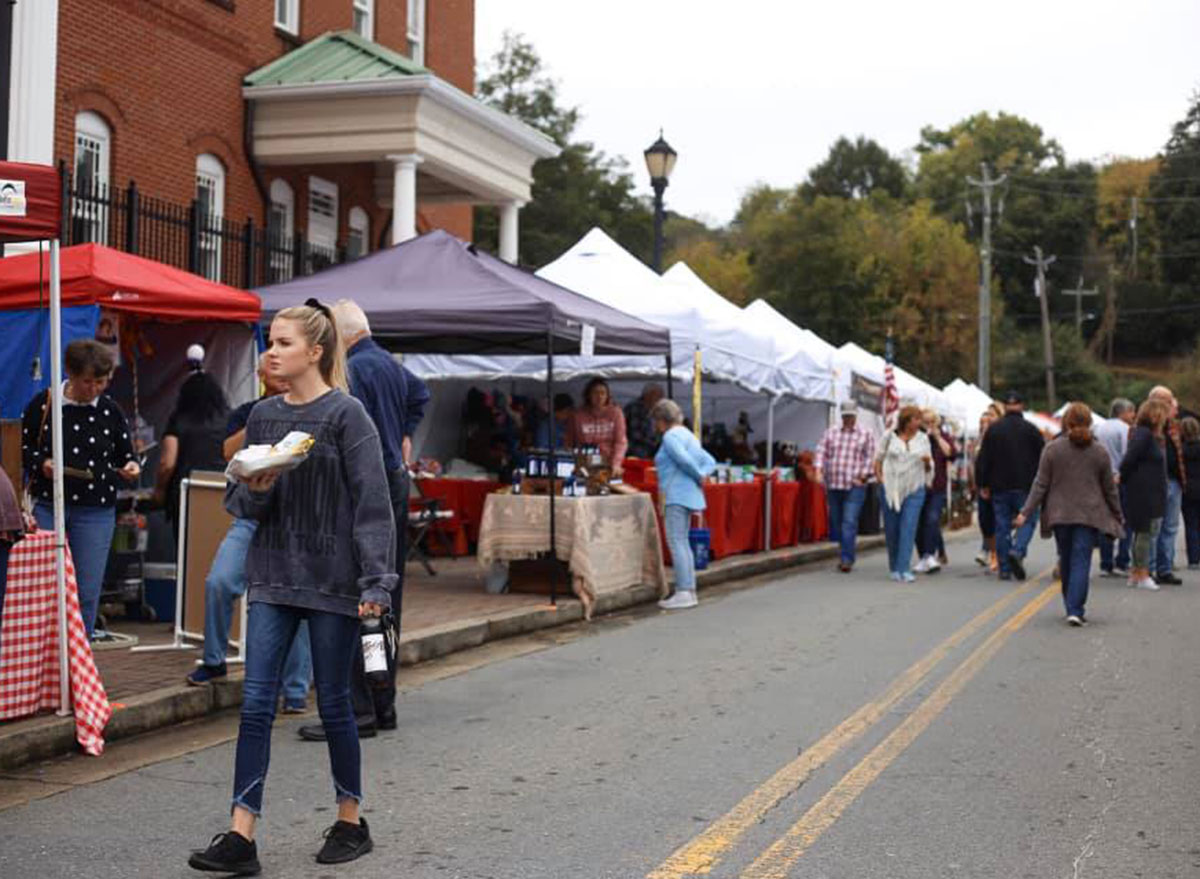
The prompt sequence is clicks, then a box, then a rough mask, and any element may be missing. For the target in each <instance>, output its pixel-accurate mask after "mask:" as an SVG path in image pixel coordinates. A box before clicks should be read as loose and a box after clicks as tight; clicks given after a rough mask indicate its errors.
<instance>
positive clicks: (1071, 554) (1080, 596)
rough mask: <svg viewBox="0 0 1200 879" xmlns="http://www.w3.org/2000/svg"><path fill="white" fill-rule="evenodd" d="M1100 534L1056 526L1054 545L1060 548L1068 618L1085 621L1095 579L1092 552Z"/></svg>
mask: <svg viewBox="0 0 1200 879" xmlns="http://www.w3.org/2000/svg"><path fill="white" fill-rule="evenodd" d="M1098 536H1099V535H1098V533H1097V531H1096V529H1095V528H1089V527H1088V526H1087V525H1055V526H1054V542H1055V544H1057V546H1058V567H1059V573H1060V575H1061V578H1062V595H1063V606H1064V607H1065V608H1066V611H1067V616H1075V617H1079V618H1080V619H1081V620H1082V619H1083V618H1084V605H1086V604H1087V597H1088V579H1089V577H1090V576H1091V567H1092V550H1093V549H1095V548H1096V539H1097V537H1098Z"/></svg>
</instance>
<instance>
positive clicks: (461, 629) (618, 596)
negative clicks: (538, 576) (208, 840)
mask: <svg viewBox="0 0 1200 879" xmlns="http://www.w3.org/2000/svg"><path fill="white" fill-rule="evenodd" d="M947 536H949V535H947ZM883 545H884V539H883V536H882V535H878V536H876V535H872V536H869V537H861V538H859V542H858V549H859V551H865V550H872V549H877V548H879V547H881V546H883ZM837 555H838V548H837V545H836V544H832V543H824V542H822V543H820V544H818V545H816V546H805V547H788V548H786V549H777V550H772V551H770V552H767V553H758V554H755V555H752V556H746V557H744V558H742V557H734V558H733V559H731V560H730V561H729V562H726V563H725V564H723V565H721V567H719V568H710V569H708V570H705V571H698V572H697V575H696V583H697V586H698V587H700V588H708V587H712V586H716V585H717V584H720V583H728V582H730V581H733V580H745V579H750V578H752V577H758V576H761V575H763V574H769V573H773V572H777V571H783V570H787V569H790V568H798V567H801V566H804V565H809V564H813V563H815V562H820V561H826V560H828V559H833V558H836V557H837ZM657 599H658V590H657V589H655V588H654V587H653V586H635V587H633V588H632V589H624V590H621V591H620V592H614V593H609V594H607V595H602V596H600V597H599V598H598V599H597V601H596V608H595V612H594V614H593V616H601V615H604V614H612V613H617V612H619V611H622V610H626V609H628V608H631V607H636V606H638V605H642V604H649V603H650V602H652V601H656V600H657ZM582 619H583V606H582V605H581V604H580V603H579V602H577V601H570V602H564V603H563V604H560V605H559V606H558V607H557V608H556V609H555V608H550V607H535V608H521V609H517V610H511V611H505V612H503V613H500V614H497V615H495V616H491V617H486V618H478V619H468V620H459V621H457V622H454V623H445V624H443V625H441V626H433V627H429V628H425V629H421V630H419V631H418V632H417V633H415V634H414V635H412V636H405V635H402V636H401V638H400V649H399V657H398V659H399V663H400V665H401V666H410V665H416V664H418V663H421V662H427V661H428V660H431V659H437V658H439V657H442V656H448V655H450V654H452V653H457V652H459V651H462V650H470V649H472V648H474V647H479V646H481V645H483V644H487V643H488V642H490V641H498V640H501V639H503V638H512V637H516V636H518V635H526V634H529V633H530V632H536V631H540V630H543V629H550V628H554V627H556V626H563V625H566V624H568V623H574V622H579V621H580V620H582ZM241 704H242V677H241V675H240V674H237V675H232V674H231V675H230V677H228V678H226V679H225V680H223V681H218V682H215V683H213V684H212V685H210V686H207V687H189V686H187V685H185V684H180V685H179V686H172V687H163V688H161V689H158V690H153V691H151V692H149V693H143V694H141V695H139V696H135V697H133V698H130V699H129V700H127V701H126V702H125V707H124V708H123V709H121V710H119V711H114V712H113V715H112V719H111V720H109V722H108V726H107V727H106V728H105V730H104V739H105V742H114V741H116V740H118V739H124V738H129V737H131V736H135V735H140V734H141V733H145V732H151V731H152V730H156V729H161V728H163V727H166V726H172V725H175V724H180V723H185V722H187V721H191V720H197V719H198V718H201V717H204V716H205V715H208V714H213V713H215V712H218V711H223V710H225V709H228V708H236V707H238V706H239V705H241ZM75 750H77V746H76V743H75V719H74V718H73V717H70V716H67V717H58V716H47V717H42V718H39V722H37V723H34V724H30V725H28V726H25V727H23V728H21V729H19V730H13V731H12V732H8V733H6V732H4V731H3V727H0V770H9V769H15V768H16V767H19V766H24V765H26V764H29V763H33V762H35V761H38V760H46V759H49V758H52V757H58V756H61V755H62V754H67V753H70V752H72V751H75Z"/></svg>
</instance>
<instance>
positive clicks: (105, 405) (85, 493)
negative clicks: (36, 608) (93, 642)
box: [21, 339, 141, 636]
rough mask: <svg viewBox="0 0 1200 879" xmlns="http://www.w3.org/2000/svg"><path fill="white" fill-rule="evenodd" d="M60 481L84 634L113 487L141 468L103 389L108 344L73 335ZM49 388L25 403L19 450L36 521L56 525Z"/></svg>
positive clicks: (94, 605)
mask: <svg viewBox="0 0 1200 879" xmlns="http://www.w3.org/2000/svg"><path fill="white" fill-rule="evenodd" d="M64 360H65V364H66V369H67V380H66V382H65V383H64V384H63V412H62V426H63V464H64V470H63V484H64V488H65V492H66V498H65V499H66V516H67V523H66V524H67V543H68V544H69V545H70V547H71V557H72V559H73V560H74V562H75V579H76V581H77V582H78V584H79V604H80V609H81V611H82V612H83V623H84V625H85V626H87V631H88V635H89V636H90V635H91V634H92V630H93V628H94V627H95V625H96V615H97V614H98V613H99V610H100V590H101V587H102V586H103V585H104V568H105V566H106V565H107V563H108V550H109V547H110V546H111V545H112V537H113V530H114V528H115V527H116V521H117V516H116V513H117V487H118V485H120V484H122V483H128V482H133V481H134V480H136V479H137V478H138V475H139V474H140V473H141V468H140V467H139V466H138V462H137V460H136V456H135V455H134V452H133V443H132V442H131V440H130V436H129V425H128V424H127V423H126V422H125V414H124V413H123V412H122V411H121V408H120V407H119V406H118V405H117V404H116V403H115V402H114V401H113V399H112V398H111V397H107V396H105V395H104V389H105V388H107V387H108V382H109V380H110V379H111V378H112V373H113V368H114V365H115V364H114V363H113V357H112V353H111V352H110V351H109V349H108V348H106V347H105V346H103V345H101V344H100V343H99V342H96V341H95V340H93V339H77V340H76V341H74V342H72V343H71V344H69V345H68V346H67V350H66V356H65V358H64ZM48 398H49V395H48V394H47V393H45V392H42V393H39V394H38V395H37V396H35V397H34V398H33V399H32V400H30V402H29V405H28V406H26V407H25V416H24V418H23V419H22V430H21V444H22V445H21V449H22V461H23V464H24V468H25V473H27V474H29V477H30V479H31V485H30V489H31V492H32V494H33V497H34V500H35V506H34V511H33V512H34V516H35V517H36V518H37V522H38V527H39V528H44V529H52V528H53V527H54V488H53V482H52V481H51V480H52V478H53V474H54V462H53V456H52V451H51V450H52V446H51V443H52V441H53V436H52V433H53V431H52V429H51V425H52V419H51V418H50V415H49V413H48V412H47V411H46V407H47V406H48V403H49V399H48Z"/></svg>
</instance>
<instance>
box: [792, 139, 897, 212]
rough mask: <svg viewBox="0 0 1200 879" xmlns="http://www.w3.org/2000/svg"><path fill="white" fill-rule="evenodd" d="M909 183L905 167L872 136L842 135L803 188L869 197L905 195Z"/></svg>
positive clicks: (812, 192) (815, 192)
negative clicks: (879, 194)
mask: <svg viewBox="0 0 1200 879" xmlns="http://www.w3.org/2000/svg"><path fill="white" fill-rule="evenodd" d="M907 185H908V179H907V175H906V174H905V171H904V166H903V165H901V164H900V163H899V162H898V161H896V160H895V159H894V158H892V156H891V155H890V154H889V153H888V151H887V150H885V149H884V148H883V147H881V146H880V145H879V144H877V143H876V142H875V141H873V140H870V139H869V138H866V137H863V136H862V135H859V136H858V137H857V138H856V139H855V140H853V141H851V140H850V139H849V138H845V137H839V138H838V139H837V140H836V141H835V142H834V144H833V146H831V147H830V148H829V155H828V156H826V157H825V160H824V161H823V162H821V164H819V165H817V166H816V167H814V168H813V169H812V170H811V171H809V172H808V182H807V183H805V184H804V186H803V188H802V191H803V192H804V193H805V194H806V195H812V196H817V195H830V196H839V197H841V198H865V197H866V196H868V195H870V194H871V193H873V192H882V193H886V194H887V195H890V196H891V197H892V198H901V197H902V196H903V195H904V191H905V189H906V187H907Z"/></svg>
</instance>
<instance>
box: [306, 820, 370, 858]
mask: <svg viewBox="0 0 1200 879" xmlns="http://www.w3.org/2000/svg"><path fill="white" fill-rule="evenodd" d="M373 848H375V843H373V842H371V831H370V830H369V829H368V828H367V819H366V818H359V819H358V825H357V826H355V825H354V824H351V823H350V822H349V821H339V822H337V823H336V824H334V825H333V826H332V827H330V828H329V829H328V830H326V831H325V844H324V845H323V846H321V850H320V851H319V852H317V863H318V864H348V863H349V862H350V861H354V860H357V859H358V858H361V857H362V856H363V855H365V854H366V853H367V852H369V851H370V850H371V849H373Z"/></svg>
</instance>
